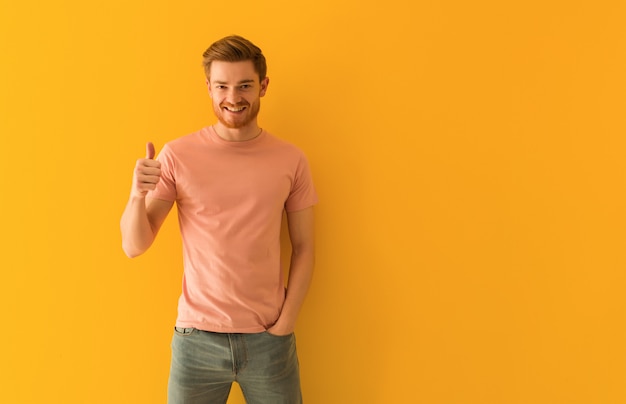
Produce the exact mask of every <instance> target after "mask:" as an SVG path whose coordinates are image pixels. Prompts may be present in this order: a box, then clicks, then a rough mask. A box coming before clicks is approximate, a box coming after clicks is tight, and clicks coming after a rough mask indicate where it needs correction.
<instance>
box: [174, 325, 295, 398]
mask: <svg viewBox="0 0 626 404" xmlns="http://www.w3.org/2000/svg"><path fill="white" fill-rule="evenodd" d="M233 382H237V383H239V386H240V387H241V391H242V392H243V396H244V397H245V399H246V403H247V404H270V403H271V404H301V403H302V394H301V391H300V371H299V367H298V357H297V354H296V341H295V336H294V335H293V334H290V335H286V336H275V335H272V334H269V333H267V332H262V333H258V334H221V333H214V332H208V331H200V330H197V329H195V328H178V327H177V328H176V329H175V330H174V337H173V339H172V364H171V369H170V379H169V384H168V401H167V402H168V404H223V403H226V400H227V399H228V394H229V393H230V388H231V386H232V383H233Z"/></svg>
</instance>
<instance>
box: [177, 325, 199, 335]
mask: <svg viewBox="0 0 626 404" xmlns="http://www.w3.org/2000/svg"><path fill="white" fill-rule="evenodd" d="M194 330H195V328H183V327H174V332H175V333H176V335H180V336H181V337H186V336H188V335H191V333H192V332H193V331H194Z"/></svg>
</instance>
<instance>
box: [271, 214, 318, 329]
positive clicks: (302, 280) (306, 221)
mask: <svg viewBox="0 0 626 404" xmlns="http://www.w3.org/2000/svg"><path fill="white" fill-rule="evenodd" d="M287 222H288V227H289V238H290V240H291V246H292V252H291V264H290V267H289V282H288V284H287V295H286V297H285V303H284V304H283V308H282V311H281V313H280V317H279V318H278V320H277V321H276V323H275V324H274V325H273V326H272V327H270V328H269V329H268V330H267V331H268V332H269V333H270V334H274V335H287V334H290V333H292V332H293V331H294V329H295V327H296V319H297V317H298V312H299V311H300V307H301V306H302V303H303V302H304V298H305V296H306V294H307V291H308V289H309V284H310V282H311V277H312V275H313V267H314V264H315V233H314V216H313V207H310V208H306V209H303V210H299V211H296V212H287Z"/></svg>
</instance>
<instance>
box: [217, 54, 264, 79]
mask: <svg viewBox="0 0 626 404" xmlns="http://www.w3.org/2000/svg"><path fill="white" fill-rule="evenodd" d="M210 77H211V81H220V82H223V83H239V82H241V81H247V80H255V81H259V75H258V73H257V72H255V71H254V64H253V63H252V61H251V60H244V61H242V62H224V61H221V60H216V61H214V62H212V63H211V71H210Z"/></svg>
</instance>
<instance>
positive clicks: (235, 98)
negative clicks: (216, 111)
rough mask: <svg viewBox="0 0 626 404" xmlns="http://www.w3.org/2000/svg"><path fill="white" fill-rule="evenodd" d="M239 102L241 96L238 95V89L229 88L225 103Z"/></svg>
mask: <svg viewBox="0 0 626 404" xmlns="http://www.w3.org/2000/svg"><path fill="white" fill-rule="evenodd" d="M240 101H241V94H239V89H238V88H236V87H232V88H229V89H228V91H227V92H226V102H228V103H230V104H237V103H239V102H240Z"/></svg>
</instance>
